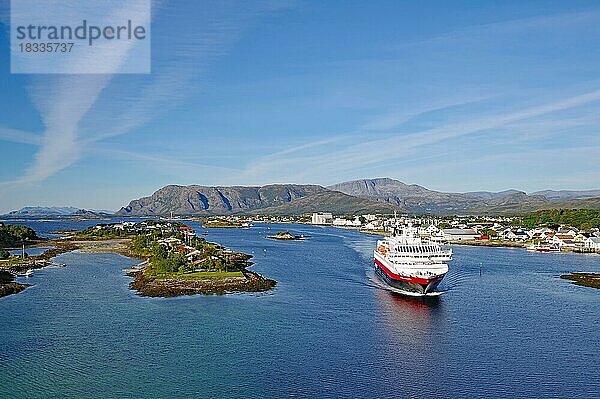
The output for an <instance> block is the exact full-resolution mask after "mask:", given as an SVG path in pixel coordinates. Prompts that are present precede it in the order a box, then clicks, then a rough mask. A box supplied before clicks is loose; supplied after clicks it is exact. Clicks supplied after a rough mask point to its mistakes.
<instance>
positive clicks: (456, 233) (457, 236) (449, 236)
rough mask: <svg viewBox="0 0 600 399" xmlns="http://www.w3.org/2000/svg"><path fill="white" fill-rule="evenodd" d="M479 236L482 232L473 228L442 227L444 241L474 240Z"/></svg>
mask: <svg viewBox="0 0 600 399" xmlns="http://www.w3.org/2000/svg"><path fill="white" fill-rule="evenodd" d="M479 236H480V234H479V233H478V232H476V231H475V230H473V229H442V239H443V240H444V241H463V240H474V239H476V238H477V237H479Z"/></svg>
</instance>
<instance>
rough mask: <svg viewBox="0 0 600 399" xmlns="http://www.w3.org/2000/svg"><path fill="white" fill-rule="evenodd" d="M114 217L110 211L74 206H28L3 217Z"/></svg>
mask: <svg viewBox="0 0 600 399" xmlns="http://www.w3.org/2000/svg"><path fill="white" fill-rule="evenodd" d="M110 215H112V212H109V211H92V210H87V209H82V208H75V207H72V206H66V207H56V206H51V207H47V206H27V207H24V208H21V209H19V210H17V211H11V212H9V213H7V214H6V215H3V217H5V218H7V219H17V218H19V219H27V218H32V219H33V218H42V217H57V218H60V217H90V218H92V217H106V216H110Z"/></svg>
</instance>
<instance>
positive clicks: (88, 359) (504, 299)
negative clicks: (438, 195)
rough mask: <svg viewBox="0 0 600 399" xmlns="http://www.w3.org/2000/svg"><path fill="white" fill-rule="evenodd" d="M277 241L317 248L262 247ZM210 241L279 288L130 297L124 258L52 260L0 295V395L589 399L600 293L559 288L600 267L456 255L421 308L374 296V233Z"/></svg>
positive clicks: (522, 254) (328, 231)
mask: <svg viewBox="0 0 600 399" xmlns="http://www.w3.org/2000/svg"><path fill="white" fill-rule="evenodd" d="M69 227H73V225H71V226H69ZM196 227H198V226H196ZM62 228H64V227H62ZM283 229H286V230H290V229H291V230H292V231H294V232H296V233H303V234H310V235H312V236H313V238H312V239H310V240H307V241H302V242H278V241H271V240H267V239H265V238H263V237H264V236H265V235H267V234H268V233H272V232H273V231H278V230H283ZM53 230H55V229H53V227H52V226H51V225H49V224H46V225H44V229H43V231H45V232H51V231H53ZM198 230H200V231H201V229H200V228H199V227H198ZM207 239H209V240H213V241H217V242H221V243H223V244H225V245H227V246H229V247H230V248H233V249H236V250H240V251H244V252H247V253H253V254H254V260H255V262H256V265H255V266H254V267H253V269H254V270H255V271H257V272H259V273H261V274H264V275H266V276H268V277H271V278H274V279H276V280H277V281H279V285H278V286H277V288H276V289H275V290H274V291H271V292H269V293H263V294H234V295H227V296H193V297H181V298H172V299H148V298H140V297H137V296H135V295H134V294H133V293H132V292H131V291H129V290H128V288H127V284H128V283H129V281H130V279H129V278H128V277H126V276H124V275H123V274H122V272H121V269H123V268H125V267H128V266H130V265H131V264H133V263H134V261H132V260H131V259H127V258H124V257H122V256H119V255H115V254H83V253H77V252H75V253H68V254H64V255H61V256H60V257H59V259H58V261H59V262H61V263H65V264H67V267H66V268H48V269H44V270H42V271H38V272H37V273H36V274H35V276H34V277H33V278H31V279H29V282H30V283H32V284H33V286H32V287H30V288H28V289H27V290H26V291H24V292H23V293H21V294H19V295H13V296H10V297H6V298H3V299H0V397H2V398H47V397H57V398H83V397H85V398H111V397H117V398H130V397H132V398H139V397H144V398H177V397H215V398H219V397H238V398H269V397H272V398H276V397H290V396H294V397H318V398H327V397H331V398H338V397H347V398H374V397H423V398H432V397H565V398H576V397H584V398H592V397H598V396H599V393H600V329H599V326H600V290H594V289H590V288H583V287H577V286H574V285H572V284H570V283H569V282H568V281H565V280H561V279H559V278H558V276H559V275H560V274H561V273H565V272H571V271H591V272H600V256H594V255H571V254H536V253H528V252H526V251H524V250H517V249H503V248H477V247H455V248H454V250H455V258H454V260H453V261H452V263H451V269H450V272H449V274H448V275H447V277H446V279H445V280H444V283H443V284H442V286H441V287H440V288H441V289H442V290H444V291H445V294H444V295H442V296H441V297H440V298H439V300H437V301H433V302H432V301H427V302H424V301H420V300H415V299H410V298H404V297H401V296H398V295H396V294H394V293H392V292H389V291H388V290H386V289H385V288H384V287H382V286H381V285H380V283H379V282H378V280H377V278H376V277H374V275H373V272H372V259H371V251H372V249H373V247H374V244H375V241H376V239H377V238H376V237H373V236H367V235H363V234H360V233H358V232H355V231H346V230H338V229H333V228H318V227H309V226H270V230H268V227H267V226H257V227H254V228H252V229H246V230H239V229H211V230H210V231H209V235H208V236H207Z"/></svg>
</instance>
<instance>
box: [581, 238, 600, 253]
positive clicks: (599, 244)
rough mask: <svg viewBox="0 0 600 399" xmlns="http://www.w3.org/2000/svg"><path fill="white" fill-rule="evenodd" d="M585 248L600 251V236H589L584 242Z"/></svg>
mask: <svg viewBox="0 0 600 399" xmlns="http://www.w3.org/2000/svg"><path fill="white" fill-rule="evenodd" d="M583 247H584V248H585V249H589V250H592V251H596V252H600V237H588V239H587V240H585V242H584V243H583Z"/></svg>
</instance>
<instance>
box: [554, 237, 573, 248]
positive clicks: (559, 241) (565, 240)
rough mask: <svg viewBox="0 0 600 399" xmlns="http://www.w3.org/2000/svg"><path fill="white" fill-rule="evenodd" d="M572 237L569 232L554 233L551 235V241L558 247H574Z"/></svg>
mask: <svg viewBox="0 0 600 399" xmlns="http://www.w3.org/2000/svg"><path fill="white" fill-rule="evenodd" d="M574 238H575V237H573V236H572V235H570V234H556V235H554V237H552V241H551V242H552V243H553V244H556V245H558V246H559V247H560V248H563V247H567V248H575V247H577V243H576V242H575V241H574V240H573V239H574Z"/></svg>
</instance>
